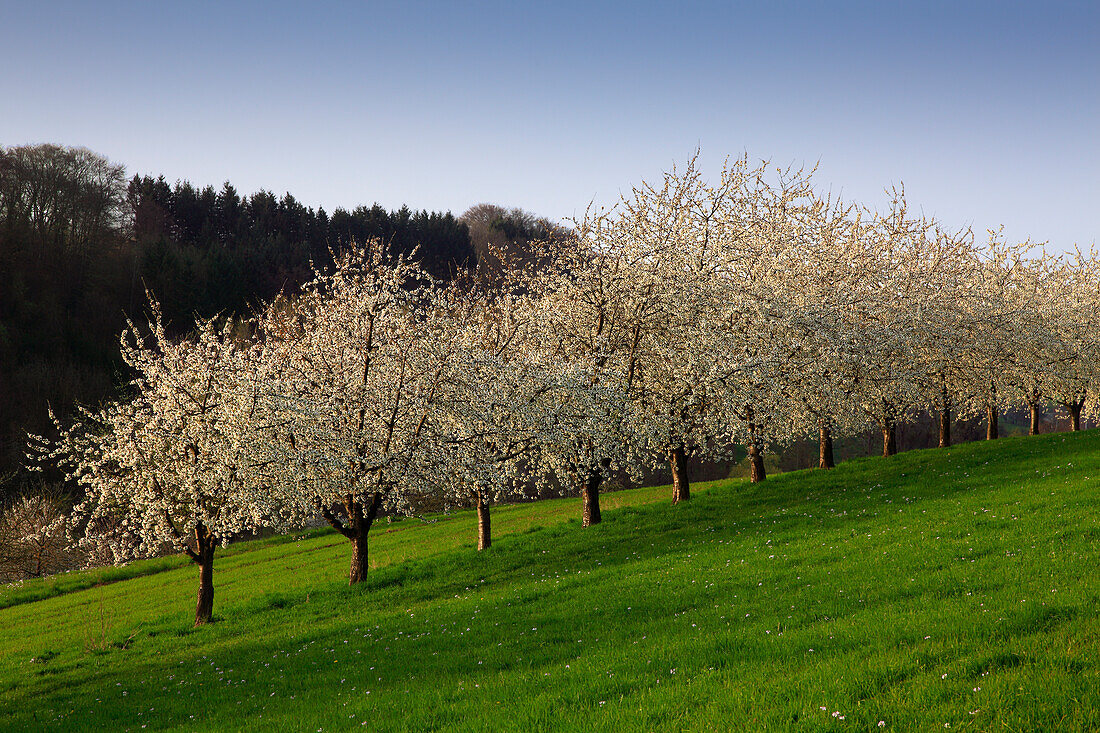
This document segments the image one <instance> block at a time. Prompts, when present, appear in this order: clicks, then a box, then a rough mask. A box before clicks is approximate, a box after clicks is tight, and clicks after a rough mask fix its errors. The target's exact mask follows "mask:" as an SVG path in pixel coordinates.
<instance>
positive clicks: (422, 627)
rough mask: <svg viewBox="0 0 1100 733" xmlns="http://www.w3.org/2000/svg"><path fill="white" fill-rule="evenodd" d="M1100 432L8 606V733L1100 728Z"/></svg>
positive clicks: (127, 575)
mask: <svg viewBox="0 0 1100 733" xmlns="http://www.w3.org/2000/svg"><path fill="white" fill-rule="evenodd" d="M1098 485H1100V431H1090V432H1087V433H1078V434H1071V435H1062V434H1059V435H1049V436H1040V437H1037V438H1026V437H1023V438H1008V439H1002V440H999V441H996V442H995V443H990V444H985V443H976V444H969V445H964V446H959V447H956V448H951V449H948V450H929V451H915V452H911V453H906V454H902V455H899V456H896V457H893V458H891V459H885V460H884V459H881V458H871V459H861V460H857V461H851V462H846V463H843V464H841V465H840V466H839V467H838V468H837V469H836V470H834V471H830V472H820V471H812V472H795V473H788V474H783V475H779V476H775V477H773V478H770V479H769V480H768V481H767V482H765V483H763V484H758V485H751V484H748V483H746V482H743V481H740V480H736V481H725V482H716V483H713V484H709V485H700V486H698V487H695V488H696V489H697V490H698V493H696V494H695V496H694V498H693V499H692V501H691V502H690V503H689V504H688V505H686V506H676V507H673V506H669V505H668V503H667V502H668V499H669V495H670V492H669V490H668V489H666V488H656V489H640V490H637V491H632V492H621V493H616V494H611V495H606V496H605V497H604V507H605V509H606V513H605V514H604V522H603V524H601V525H598V526H596V527H592V528H589V529H582V528H581V527H580V524H579V521H578V519H577V517H579V514H580V507H579V501H580V500H579V499H565V500H557V501H548V502H542V503H538V504H531V505H522V506H512V507H502V508H498V509H496V510H495V511H494V515H493V526H494V530H495V533H496V536H495V541H494V545H493V547H492V548H491V549H490V550H488V551H486V552H482V553H477V552H476V551H475V550H474V549H473V547H474V543H475V540H476V518H475V516H474V515H473V514H472V513H460V514H455V515H452V516H450V517H445V518H442V519H440V520H438V521H434V522H422V521H419V520H405V521H402V522H398V523H394V524H391V525H386V524H381V525H379V526H378V528H377V529H376V533H374V534H372V541H371V553H372V562H373V563H374V564H375V565H374V567H373V568H372V571H371V574H370V577H369V579H368V580H367V582H366V583H364V584H361V585H360V586H358V587H348V586H347V585H346V572H347V567H346V565H347V561H348V558H349V555H350V549H349V546H348V543H347V542H346V541H345V540H343V539H342V538H340V537H338V536H336V535H334V534H332V533H329V532H320V531H315V532H310V533H305V534H303V535H302V536H299V537H277V538H272V539H269V540H262V541H256V542H252V543H242V544H241V545H238V546H235V547H231V548H229V550H228V551H225V552H221V551H219V556H218V557H217V559H216V561H215V571H214V582H215V592H216V596H215V616H216V618H217V623H214V624H212V625H209V626H206V627H202V628H198V629H193V628H192V627H191V623H192V620H193V605H194V593H195V590H196V588H197V577H196V575H197V570H196V569H195V568H193V567H192V566H188V565H185V564H184V563H183V562H182V561H181V560H180V559H178V558H165V559H160V560H155V561H150V562H148V563H135V564H133V565H131V566H129V567H126V568H121V569H110V570H104V571H98V572H97V573H90V574H80V573H76V574H70V575H65V576H60V577H58V578H54V579H48V580H45V581H36V582H28V583H25V584H23V585H21V586H16V587H10V588H6V589H2V590H0V606H3V608H0V627H2V628H3V629H4V633H3V637H2V639H0V728H4V729H14V730H22V729H32V730H33V729H41V728H47V729H49V728H57V729H65V730H73V729H77V730H80V729H107V730H116V731H125V730H142V729H145V730H164V729H170V730H196V729H199V730H257V729H275V730H306V731H315V730H347V729H351V728H357V729H364V728H365V729H367V730H440V729H441V730H469V731H481V730H494V731H499V730H516V731H532V730H546V729H567V730H605V731H620V730H661V731H677V730H763V729H768V730H876V731H877V730H883V729H885V730H932V729H940V730H942V729H945V728H949V729H952V730H983V731H984V730H998V731H1000V730H1008V731H1037V730H1081V731H1085V730H1098V729H1100V615H1098V603H1100V582H1098V581H1097V579H1096V578H1097V574H1096V569H1097V557H1098V551H1100V515H1098V509H1100V492H1098V490H1097V487H1098Z"/></svg>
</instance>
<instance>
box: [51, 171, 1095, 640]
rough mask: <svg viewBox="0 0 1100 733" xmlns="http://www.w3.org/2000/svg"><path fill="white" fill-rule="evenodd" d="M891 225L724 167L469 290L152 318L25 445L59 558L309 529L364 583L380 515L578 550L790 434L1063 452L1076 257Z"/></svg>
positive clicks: (391, 263) (312, 292) (592, 219)
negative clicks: (58, 497) (601, 531)
mask: <svg viewBox="0 0 1100 733" xmlns="http://www.w3.org/2000/svg"><path fill="white" fill-rule="evenodd" d="M1030 255H1031V251H1030V247H1029V246H1028V245H1026V244H1025V245H1009V244H1006V243H1005V242H1003V241H1002V239H1001V238H1000V237H999V236H998V235H997V233H992V234H991V236H990V239H989V241H988V243H985V244H978V243H976V242H975V241H974V238H973V236H972V235H971V234H970V232H968V231H962V232H951V231H946V230H944V229H943V228H942V227H940V226H939V225H938V224H937V223H936V222H934V221H930V220H928V219H925V218H923V217H919V216H914V215H913V214H912V213H911V212H910V211H909V210H908V209H907V207H906V202H905V199H904V196H903V195H902V194H901V193H896V194H895V196H894V197H893V201H892V204H891V205H890V206H889V207H888V208H887V210H885V211H883V212H870V211H867V210H863V209H859V208H857V207H854V206H850V205H845V204H843V203H841V202H839V201H836V200H831V199H829V198H827V197H822V196H820V195H818V194H817V193H816V192H815V190H814V188H813V186H812V182H811V178H810V176H809V175H808V174H806V173H804V172H802V171H794V170H786V171H776V170H774V169H768V168H766V167H765V166H763V165H761V166H759V167H753V166H752V165H750V164H749V162H748V161H747V159H740V160H738V161H735V162H734V163H732V164H730V165H727V167H726V168H725V170H724V171H723V173H722V175H721V178H720V180H719V182H718V183H717V185H708V184H707V183H706V182H705V181H704V180H703V178H702V177H701V175H700V174H699V172H698V170H697V168H696V167H695V165H694V162H693V163H691V164H689V165H688V166H687V168H686V169H685V170H682V171H675V170H674V171H673V172H671V173H669V174H667V175H666V176H665V177H664V178H663V180H662V181H661V182H660V183H659V184H657V185H643V186H641V187H639V188H638V189H636V190H634V191H633V193H632V195H630V196H628V197H625V198H624V200H623V201H622V202H621V203H620V205H619V206H617V207H615V208H613V209H610V210H600V211H590V212H589V213H588V214H587V215H586V216H585V217H584V219H583V220H582V221H580V222H578V224H577V227H576V229H575V231H574V232H573V236H571V237H569V238H567V239H565V240H559V241H555V242H549V243H546V244H545V245H543V246H542V247H541V248H539V249H537V250H536V251H535V252H533V253H532V256H531V257H529V258H528V259H527V260H526V261H525V263H524V264H523V265H522V266H516V267H512V268H506V269H505V270H504V271H503V272H502V273H500V277H499V278H497V280H496V281H495V282H494V283H493V285H492V286H491V287H489V286H486V285H485V284H484V279H483V278H472V279H471V280H470V281H461V280H460V281H455V282H452V283H448V284H441V283H437V282H434V281H433V280H432V279H431V278H429V277H428V276H427V275H426V274H425V273H424V272H423V271H422V270H421V269H420V268H419V267H418V266H417V264H416V263H415V262H414V261H412V260H410V259H407V258H394V257H391V256H389V255H387V252H386V249H385V247H384V246H382V245H381V244H379V243H371V244H368V245H367V246H365V247H364V248H362V249H361V250H359V251H357V252H356V253H354V254H351V255H348V256H345V257H343V258H341V259H340V260H339V262H338V265H337V267H336V269H335V271H334V272H331V273H318V275H317V277H316V279H315V281H314V282H313V283H312V284H311V285H309V286H308V287H307V288H306V289H305V292H304V293H302V294H301V295H300V296H296V297H294V298H290V299H281V300H279V301H277V302H275V303H273V304H271V305H269V306H268V307H266V308H265V309H263V310H262V312H259V313H257V314H256V315H255V316H254V317H253V318H252V319H251V320H249V321H247V322H245V323H242V322H240V321H233V322H226V321H202V322H200V323H199V324H198V326H197V328H196V330H195V332H194V333H193V335H192V336H190V337H189V338H186V339H183V340H172V339H170V338H168V337H167V336H166V334H165V330H164V326H163V324H162V320H161V317H160V315H159V312H158V309H157V308H156V306H155V304H154V305H153V307H152V317H151V319H150V320H151V323H150V325H149V327H148V328H144V329H139V328H137V327H134V326H131V328H130V329H129V330H128V331H127V333H126V334H124V336H123V338H122V352H123V355H124V357H125V359H126V361H127V363H128V364H129V365H130V366H131V367H132V368H133V370H134V372H135V373H136V375H137V377H136V379H135V380H134V381H133V383H132V389H131V390H130V396H129V397H128V398H127V399H124V400H119V401H117V402H114V403H112V404H109V405H107V406H105V407H103V408H102V409H99V410H87V411H85V412H83V414H82V415H81V417H80V419H78V420H77V421H75V422H74V423H72V424H67V425H58V430H59V435H58V436H57V437H55V438H51V439H45V438H36V439H34V441H33V442H34V443H35V444H36V447H37V455H38V456H39V457H40V459H41V460H43V461H47V462H52V463H60V464H61V465H63V466H65V467H67V469H68V471H69V473H70V476H71V477H72V478H73V479H74V480H75V481H77V482H78V483H79V484H80V485H81V486H82V487H83V491H84V497H85V498H84V499H83V501H81V502H80V503H79V504H78V505H77V506H76V507H75V509H74V511H73V513H72V516H71V517H70V518H69V519H68V522H69V526H70V529H71V532H72V535H73V537H74V538H76V540H77V541H79V542H80V543H82V544H83V545H85V546H88V547H93V548H97V549H98V551H99V553H100V554H102V553H103V552H104V550H105V549H106V551H108V552H109V554H110V556H112V557H113V558H114V559H116V561H117V560H126V559H130V558H133V557H139V556H143V555H148V554H152V553H155V552H160V551H163V549H164V546H165V544H166V543H174V544H175V546H176V547H177V548H179V549H180V550H182V551H183V552H186V553H187V555H189V556H190V557H191V558H192V560H194V561H195V563H197V564H198V565H199V567H200V590H199V597H198V604H197V608H196V623H203V622H205V621H208V620H209V619H210V618H211V614H212V608H213V583H212V568H213V558H214V552H215V548H216V547H217V546H218V545H219V544H224V543H225V542H227V541H228V540H229V539H230V538H232V537H234V536H237V535H239V534H241V533H242V532H247V531H251V530H256V529H259V528H265V527H274V528H290V527H297V526H301V525H302V524H303V523H304V522H307V521H309V520H310V519H311V518H315V517H318V516H320V517H323V518H324V519H325V520H327V521H328V522H329V523H330V524H331V525H332V527H333V528H335V530H337V531H338V532H339V533H340V534H342V535H343V536H345V537H346V538H347V539H348V541H349V542H350V543H351V546H352V553H351V556H352V559H351V570H350V580H351V582H352V583H355V582H358V581H361V580H363V579H364V578H365V577H366V573H367V568H368V556H367V548H368V543H367V538H368V534H369V532H370V529H371V525H372V523H373V522H374V521H375V520H376V518H377V517H378V516H380V515H383V514H391V515H392V514H401V513H410V512H412V511H413V510H414V509H415V501H416V500H417V499H418V498H422V497H424V496H436V497H442V498H443V499H444V500H445V502H446V503H447V504H448V505H451V506H455V505H469V504H474V505H476V506H477V508H478V515H479V549H480V548H484V547H488V546H489V544H490V541H491V534H490V528H489V527H490V515H489V507H490V506H491V504H492V503H494V502H496V501H500V500H501V499H503V498H506V497H508V496H511V495H516V494H518V493H521V492H523V491H525V490H526V489H529V488H530V487H531V486H532V485H537V484H549V485H553V486H558V487H567V488H568V487H578V488H579V489H580V492H581V494H582V496H583V519H584V522H583V523H584V525H585V526H588V525H590V524H593V523H596V522H599V521H600V509H599V490H600V486H601V483H602V482H603V481H604V480H605V479H606V478H607V477H608V476H609V475H610V474H611V472H613V471H622V470H625V471H628V472H633V473H635V474H636V473H637V472H638V471H640V470H641V469H642V468H644V467H646V466H653V465H656V464H659V463H663V462H665V461H667V462H668V463H669V464H670V466H671V469H672V475H673V479H674V481H673V501H674V503H675V502H681V501H684V500H687V499H688V498H689V496H690V493H689V483H688V462H689V460H691V459H692V457H699V456H707V457H718V458H721V457H726V456H729V455H731V451H732V448H733V447H734V446H745V447H746V448H747V451H748V454H749V460H750V463H751V466H752V478H753V480H754V481H759V480H763V479H764V478H765V475H764V463H763V459H762V453H763V452H764V451H765V450H766V449H767V448H768V447H769V445H773V444H775V443H777V442H782V441H784V440H788V439H792V438H795V437H799V436H803V435H806V434H807V433H813V434H815V435H818V436H819V437H820V441H821V466H822V467H826V468H827V467H830V466H832V465H833V455H832V438H833V436H836V435H838V434H847V433H852V432H855V431H865V430H866V429H867V428H868V427H869V426H872V425H877V426H878V427H879V428H881V430H882V435H883V453H884V455H890V454H892V453H894V452H895V450H896V441H895V437H894V436H895V426H896V425H897V424H898V423H899V422H900V421H904V420H906V419H907V418H909V417H911V416H913V415H914V414H915V413H916V412H918V411H925V410H930V411H934V412H936V413H937V414H938V415H939V416H940V442H941V444H942V445H949V444H950V440H951V434H950V430H951V425H952V420H953V419H955V418H959V417H964V416H974V415H984V416H985V417H986V419H987V420H988V436H989V437H990V438H996V437H997V417H998V414H999V413H1000V412H1001V411H1003V410H1004V409H1006V408H1008V407H1012V406H1023V405H1027V406H1030V408H1031V411H1032V432H1035V431H1037V429H1038V425H1039V416H1040V413H1041V411H1042V410H1043V409H1044V407H1047V406H1050V405H1052V404H1058V405H1062V406H1064V407H1065V408H1067V409H1068V410H1069V412H1070V414H1071V415H1072V418H1073V425H1074V427H1075V429H1076V428H1077V427H1078V426H1079V424H1080V423H1079V421H1080V416H1081V413H1082V410H1083V409H1086V408H1088V407H1090V406H1091V404H1092V403H1091V402H1090V397H1091V396H1092V394H1093V393H1092V391H1091V390H1092V387H1093V386H1094V384H1095V380H1096V376H1097V364H1100V354H1098V349H1100V344H1098V341H1097V339H1098V336H1097V330H1096V329H1095V328H1093V327H1092V325H1093V324H1094V323H1096V322H1098V316H1100V312H1098V311H1100V294H1098V293H1100V287H1098V286H1100V267H1098V266H1097V260H1096V258H1095V257H1092V256H1089V257H1084V256H1080V255H1074V256H1072V257H1067V256H1047V255H1045V254H1043V255H1041V256H1030Z"/></svg>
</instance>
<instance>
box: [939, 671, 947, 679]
mask: <svg viewBox="0 0 1100 733" xmlns="http://www.w3.org/2000/svg"><path fill="white" fill-rule="evenodd" d="M940 679H941V680H945V679H947V672H944V673H943V674H942V675H940Z"/></svg>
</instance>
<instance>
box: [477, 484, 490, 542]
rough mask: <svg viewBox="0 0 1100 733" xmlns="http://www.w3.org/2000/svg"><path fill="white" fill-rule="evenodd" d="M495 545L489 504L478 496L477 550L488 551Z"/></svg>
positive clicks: (479, 493)
mask: <svg viewBox="0 0 1100 733" xmlns="http://www.w3.org/2000/svg"><path fill="white" fill-rule="evenodd" d="M492 544H493V532H492V527H491V526H490V524H489V502H487V501H485V499H483V498H482V496H481V492H480V491H479V492H478V494H477V549H478V550H479V551H481V550H486V549H488V548H489V547H490V546H491V545H492Z"/></svg>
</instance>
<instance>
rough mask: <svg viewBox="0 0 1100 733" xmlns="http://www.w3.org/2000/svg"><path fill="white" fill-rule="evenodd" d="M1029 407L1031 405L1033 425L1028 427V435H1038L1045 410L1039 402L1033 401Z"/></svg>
mask: <svg viewBox="0 0 1100 733" xmlns="http://www.w3.org/2000/svg"><path fill="white" fill-rule="evenodd" d="M1029 407H1031V427H1030V428H1029V429H1028V431H1027V434H1028V435H1038V434H1039V423H1040V421H1042V419H1043V411H1042V409H1041V408H1040V407H1039V403H1038V402H1032V403H1031V404H1030V405H1029Z"/></svg>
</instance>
